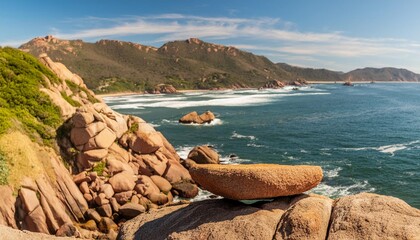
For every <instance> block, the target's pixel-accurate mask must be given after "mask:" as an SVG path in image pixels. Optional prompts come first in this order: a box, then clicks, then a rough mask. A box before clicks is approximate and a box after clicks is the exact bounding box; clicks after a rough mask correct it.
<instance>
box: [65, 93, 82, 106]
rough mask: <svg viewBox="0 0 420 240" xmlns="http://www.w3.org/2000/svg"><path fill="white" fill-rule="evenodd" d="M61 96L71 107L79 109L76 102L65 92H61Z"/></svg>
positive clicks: (78, 104)
mask: <svg viewBox="0 0 420 240" xmlns="http://www.w3.org/2000/svg"><path fill="white" fill-rule="evenodd" d="M61 96H62V97H63V98H64V100H66V101H67V102H68V103H70V105H72V106H73V107H80V106H82V105H81V104H80V103H79V102H78V101H75V100H73V98H71V97H69V96H68V95H67V94H66V93H65V92H61Z"/></svg>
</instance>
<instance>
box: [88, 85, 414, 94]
mask: <svg viewBox="0 0 420 240" xmlns="http://www.w3.org/2000/svg"><path fill="white" fill-rule="evenodd" d="M345 82H346V81H307V83H308V85H314V84H344V83H345ZM352 83H353V84H370V83H373V84H382V83H403V84H405V83H420V82H415V81H412V82H409V81H403V82H402V81H377V82H372V81H353V82H352ZM226 90H258V88H224V89H183V90H177V91H176V93H173V94H177V93H199V92H210V91H216V92H217V91H226ZM95 95H96V96H97V97H100V98H105V97H121V96H131V95H156V94H149V93H143V92H132V91H128V92H116V93H95Z"/></svg>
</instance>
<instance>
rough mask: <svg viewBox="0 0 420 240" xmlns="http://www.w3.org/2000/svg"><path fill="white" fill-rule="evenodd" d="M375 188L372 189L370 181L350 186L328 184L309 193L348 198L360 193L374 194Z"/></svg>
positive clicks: (320, 185) (321, 184) (323, 184)
mask: <svg viewBox="0 0 420 240" xmlns="http://www.w3.org/2000/svg"><path fill="white" fill-rule="evenodd" d="M374 191H375V188H373V187H371V186H370V185H369V183H368V181H363V182H356V183H355V184H353V185H349V186H330V185H327V184H326V183H320V184H319V185H318V186H317V187H315V188H313V189H312V190H310V191H309V192H312V193H317V194H321V195H325V196H328V197H332V198H337V197H342V196H347V195H350V194H356V193H360V192H374Z"/></svg>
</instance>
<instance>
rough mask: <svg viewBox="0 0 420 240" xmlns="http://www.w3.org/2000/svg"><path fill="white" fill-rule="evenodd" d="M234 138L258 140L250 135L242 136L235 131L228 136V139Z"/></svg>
mask: <svg viewBox="0 0 420 240" xmlns="http://www.w3.org/2000/svg"><path fill="white" fill-rule="evenodd" d="M234 138H237V139H249V140H258V139H257V138H256V137H255V136H252V135H249V136H246V135H242V134H239V133H237V132H236V131H234V132H233V133H232V135H231V136H230V139H234Z"/></svg>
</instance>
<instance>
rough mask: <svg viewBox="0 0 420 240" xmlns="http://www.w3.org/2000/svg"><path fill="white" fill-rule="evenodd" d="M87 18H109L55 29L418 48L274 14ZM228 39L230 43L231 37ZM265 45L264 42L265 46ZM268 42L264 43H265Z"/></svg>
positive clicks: (355, 49)
mask: <svg viewBox="0 0 420 240" xmlns="http://www.w3.org/2000/svg"><path fill="white" fill-rule="evenodd" d="M84 21H86V25H89V23H91V22H95V23H96V24H97V23H98V22H106V23H108V24H107V25H109V23H113V24H112V25H111V26H107V27H100V28H86V29H84V30H80V31H78V32H73V33H60V32H58V33H57V31H55V34H56V35H57V36H58V37H61V38H65V39H76V38H82V39H83V38H104V37H119V36H130V35H159V36H158V37H157V38H156V42H164V41H170V40H177V39H186V38H189V37H198V38H206V39H210V40H211V39H233V38H235V39H238V38H243V39H244V38H246V39H249V40H252V41H254V42H256V43H262V44H260V45H256V46H255V47H254V48H253V49H254V50H266V51H268V50H272V51H276V52H283V53H289V54H298V55H322V56H336V57H356V56H359V57H360V56H373V55H383V54H398V53H402V52H413V50H414V51H419V49H420V43H417V42H409V41H407V40H404V39H383V38H355V37H349V36H345V35H344V34H342V33H341V32H337V31H336V32H326V33H315V32H300V31H297V30H294V29H292V28H293V27H291V26H293V24H292V23H290V22H286V21H282V20H281V19H279V18H249V19H248V18H229V17H201V16H192V15H183V14H163V15H155V16H145V17H139V16H128V17H123V18H116V19H107V18H96V17H89V18H85V19H84ZM232 44H233V45H234V43H232ZM267 45H268V46H269V47H268V46H267ZM268 48H269V49H268Z"/></svg>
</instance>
